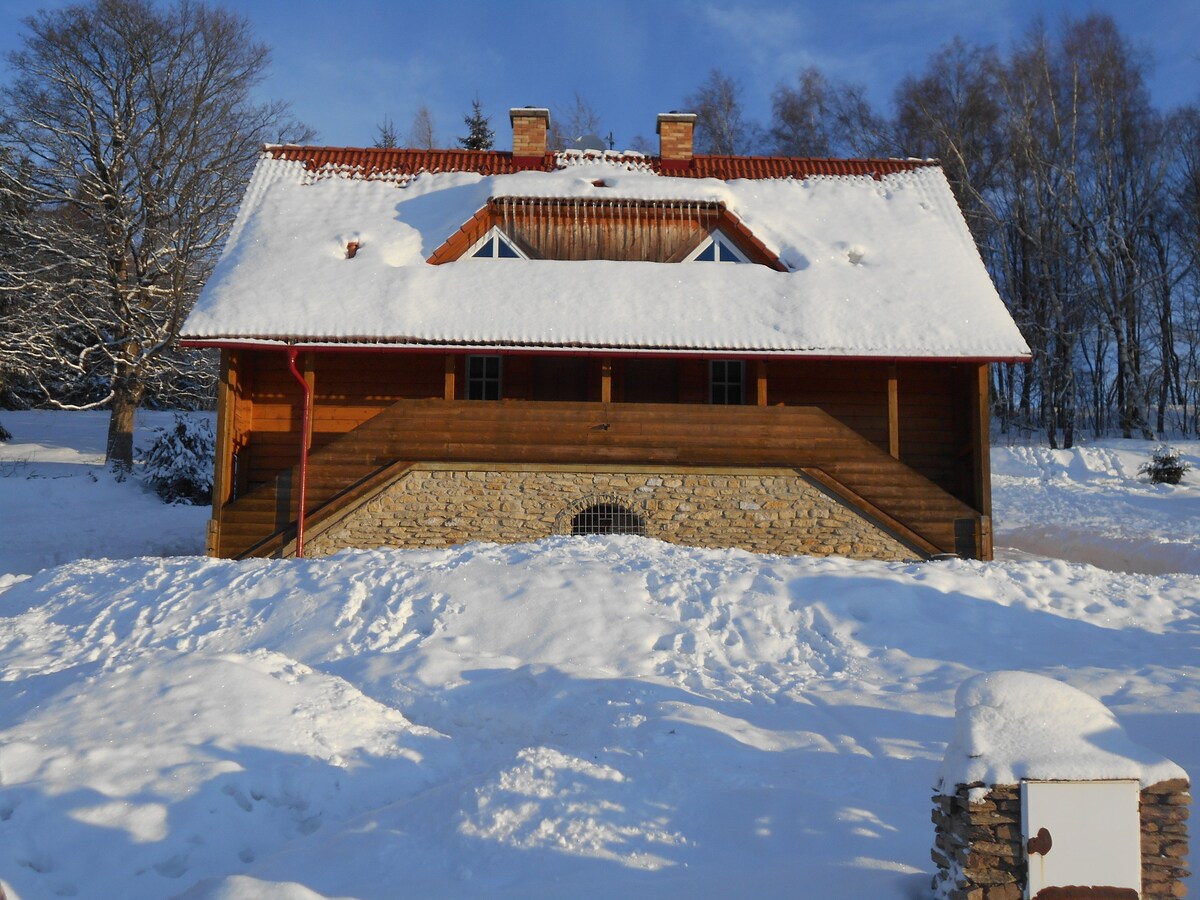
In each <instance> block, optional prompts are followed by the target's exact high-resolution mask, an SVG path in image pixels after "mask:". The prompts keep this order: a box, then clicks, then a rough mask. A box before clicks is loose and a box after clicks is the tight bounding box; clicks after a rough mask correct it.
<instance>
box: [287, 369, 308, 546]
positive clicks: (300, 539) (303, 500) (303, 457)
mask: <svg viewBox="0 0 1200 900" xmlns="http://www.w3.org/2000/svg"><path fill="white" fill-rule="evenodd" d="M296 354H297V350H296V348H295V347H289V348H288V368H289V369H291V370H292V377H293V378H295V379H296V381H298V382H299V383H300V389H301V390H302V391H303V392H304V412H303V413H302V414H301V419H300V509H299V512H298V513H297V514H296V556H297V557H302V556H304V508H305V505H306V504H307V501H308V408H309V406H310V405H311V402H312V389H311V388H309V386H308V382H307V381H305V380H304V376H303V375H301V374H300V370H299V369H297V368H296Z"/></svg>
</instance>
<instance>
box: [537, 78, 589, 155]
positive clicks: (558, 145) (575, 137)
mask: <svg viewBox="0 0 1200 900" xmlns="http://www.w3.org/2000/svg"><path fill="white" fill-rule="evenodd" d="M600 128H601V125H600V115H599V114H598V113H597V112H596V110H595V109H594V108H593V107H592V104H591V103H589V102H588V101H587V100H585V99H584V97H583V95H582V94H580V93H579V91H576V92H575V98H574V100H573V102H572V103H571V105H570V106H556V107H555V108H554V115H552V116H551V117H550V131H549V133H548V134H547V135H546V143H547V146H548V147H549V148H550V149H551V150H565V149H567V148H568V147H570V146H571V145H572V144H575V143H577V142H578V141H579V139H580V138H581V137H583V136H584V135H588V134H595V135H598V134H600Z"/></svg>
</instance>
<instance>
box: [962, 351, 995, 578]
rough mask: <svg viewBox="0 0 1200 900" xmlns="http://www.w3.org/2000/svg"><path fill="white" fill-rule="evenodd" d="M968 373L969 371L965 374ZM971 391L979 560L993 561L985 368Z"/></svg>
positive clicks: (989, 420) (988, 381)
mask: <svg viewBox="0 0 1200 900" xmlns="http://www.w3.org/2000/svg"><path fill="white" fill-rule="evenodd" d="M967 371H968V372H970V369H969V368H968V370H967ZM972 380H973V381H974V384H971V385H970V391H971V444H972V451H973V452H972V455H973V456H974V457H975V501H976V502H975V507H976V509H978V510H979V528H978V535H979V546H978V548H977V550H978V552H979V558H980V559H991V558H992V460H991V449H992V448H991V443H992V442H991V430H992V408H991V404H990V403H989V402H988V389H989V387H990V384H991V379H990V378H989V376H988V364H987V363H982V364H981V365H979V366H978V367H976V373H975V377H974V379H972Z"/></svg>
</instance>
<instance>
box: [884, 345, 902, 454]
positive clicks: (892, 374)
mask: <svg viewBox="0 0 1200 900" xmlns="http://www.w3.org/2000/svg"><path fill="white" fill-rule="evenodd" d="M887 391H888V453H890V454H891V455H892V458H893V459H899V458H900V381H899V379H898V378H897V377H896V364H895V363H892V364H891V365H889V366H888V381H887Z"/></svg>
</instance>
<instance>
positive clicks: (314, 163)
mask: <svg viewBox="0 0 1200 900" xmlns="http://www.w3.org/2000/svg"><path fill="white" fill-rule="evenodd" d="M263 152H264V153H266V154H270V155H271V156H272V157H274V158H275V159H283V160H289V161H294V162H303V163H304V165H305V168H306V169H308V170H309V171H316V170H319V169H327V168H333V169H361V170H366V171H367V172H368V173H378V174H379V175H399V176H408V175H414V174H416V173H418V172H422V171H443V172H445V171H459V172H476V173H478V174H480V175H507V174H511V173H514V172H521V171H530V170H532V171H541V172H553V171H556V170H557V169H558V168H559V165H558V158H559V151H553V150H551V151H547V152H546V153H545V154H543V155H542V156H541V157H533V158H532V159H530V158H528V157H514V155H513V154H512V153H511V152H510V151H507V150H466V149H462V148H450V149H429V150H425V149H419V148H413V147H338V146H332V145H305V144H266V145H264V147H263ZM584 159H585V161H587V159H588V157H586V156H585V157H584ZM595 161H596V162H597V163H600V164H605V163H608V164H614V163H615V164H621V163H622V162H629V163H634V164H636V165H637V166H638V167H639V168H642V169H643V170H648V171H651V172H654V173H656V174H659V175H664V176H671V177H681V178H716V179H719V180H722V181H730V180H733V179H740V178H749V179H766V178H808V177H813V176H821V175H834V176H870V177H873V178H876V179H878V178H880V177H882V176H883V175H892V174H898V173H901V172H911V171H914V170H916V169H920V168H926V167H940V165H941V163H940V162H938V161H937V160H932V159H915V158H908V159H901V158H898V157H888V158H882V157H880V158H869V157H862V158H851V157H846V158H842V157H799V156H768V155H744V156H743V155H736V154H698V155H696V156H694V157H692V160H691V161H690V162H688V163H685V164H683V165H679V164H677V163H674V161H668V163H667V164H664V162H663V160H662V158H661V157H657V156H647V155H645V154H642V153H639V152H636V151H628V154H626V153H625V152H624V151H617V152H614V151H607V152H606V153H605V154H604V155H598V156H596V158H595Z"/></svg>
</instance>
